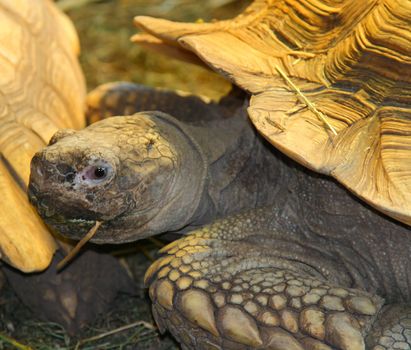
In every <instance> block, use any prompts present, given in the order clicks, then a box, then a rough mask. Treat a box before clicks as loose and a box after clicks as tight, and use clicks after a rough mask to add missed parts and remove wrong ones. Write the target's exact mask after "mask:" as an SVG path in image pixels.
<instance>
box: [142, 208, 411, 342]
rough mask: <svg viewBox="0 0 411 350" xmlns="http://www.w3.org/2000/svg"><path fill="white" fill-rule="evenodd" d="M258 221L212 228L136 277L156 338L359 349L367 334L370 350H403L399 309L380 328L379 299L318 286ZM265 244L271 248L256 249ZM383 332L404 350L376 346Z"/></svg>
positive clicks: (173, 247) (259, 214)
mask: <svg viewBox="0 0 411 350" xmlns="http://www.w3.org/2000/svg"><path fill="white" fill-rule="evenodd" d="M264 216H266V212H264V210H257V211H254V212H250V213H246V214H240V215H237V216H234V217H231V218H229V219H225V220H221V221H217V222H216V223H214V224H212V225H210V226H207V227H204V228H202V229H200V230H198V231H195V232H194V233H193V234H191V235H189V236H187V237H185V238H183V239H180V240H178V241H175V242H173V243H172V244H170V245H168V246H167V247H165V248H163V250H162V253H164V254H165V256H163V257H161V258H160V259H159V260H157V261H156V262H155V263H154V264H153V265H152V266H151V267H150V268H149V270H148V271H147V273H146V283H147V285H150V288H149V294H150V298H151V299H152V301H153V314H154V317H155V319H156V322H157V324H158V325H159V328H160V331H161V332H164V331H165V330H166V329H168V330H169V331H170V332H171V333H172V334H173V336H174V337H175V338H176V339H177V340H178V341H179V342H180V343H181V345H182V348H183V349H238V350H241V349H272V350H285V349H287V350H303V349H308V350H331V349H341V350H360V349H365V348H366V345H365V344H366V339H367V336H368V335H369V336H368V344H372V346H373V344H375V345H377V344H380V345H379V346H380V347H378V346H377V347H374V349H375V350H383V349H384V350H387V349H409V343H410V341H409V340H405V341H404V340H403V339H409V338H407V336H409V329H410V324H409V320H410V318H409V309H408V311H406V312H407V313H406V315H408V316H404V318H402V317H398V312H397V311H395V312H394V317H391V318H390V320H391V321H392V322H391V323H390V324H387V323H386V321H385V318H386V317H389V315H388V313H389V312H387V311H385V309H383V304H384V300H383V299H382V298H381V297H379V296H377V295H375V294H373V293H368V292H366V291H363V290H360V289H359V288H357V289H354V288H349V287H347V286H341V283H342V284H346V283H345V282H341V283H340V285H339V283H338V280H339V278H340V276H338V273H334V275H332V274H331V275H332V276H331V275H330V276H329V277H324V276H327V273H328V272H329V271H325V269H323V268H322V267H321V265H322V262H321V261H319V263H318V265H317V266H309V265H307V264H305V263H304V262H303V261H302V259H300V253H299V252H298V251H296V253H295V254H293V252H292V251H291V252H290V251H287V249H285V248H284V246H283V244H284V241H283V239H282V238H281V237H285V236H283V235H281V234H280V233H278V234H275V233H272V232H271V231H270V230H268V228H272V222H271V223H269V224H268V225H267V223H266V220H265V219H261V220H260V218H264ZM270 225H271V226H270ZM267 235H270V236H271V238H275V239H277V246H275V245H266V244H264V243H263V242H264V240H265V239H266V238H267ZM256 237H257V238H256ZM290 249H292V248H290ZM324 249H326V248H324ZM310 254H311V255H314V253H313V252H312V251H311V250H310V249H307V250H304V251H303V252H302V255H310ZM341 275H343V274H342V273H341ZM341 277H342V278H341V281H344V280H345V278H344V276H341ZM381 310H382V313H381ZM379 314H380V315H379ZM374 324H376V327H375V329H374ZM379 325H382V327H380V328H378V326H379ZM399 326H400V327H402V328H401V329H400V328H399ZM407 327H408V328H407ZM377 328H378V329H377ZM404 329H408V330H407V331H404ZM387 332H391V333H389V334H390V336H391V338H392V339H394V338H395V337H398V339H400V338H401V341H402V343H401V344H402V346H408V347H390V346H391V345H389V346H388V345H387V346H385V347H384V346H383V345H381V344H383V343H384V338H383V337H382V335H383V334H387ZM407 332H408V333H407ZM400 334H401V335H402V337H400ZM391 343H392V344H394V342H391ZM385 344H388V343H385ZM404 344H405V345H404Z"/></svg>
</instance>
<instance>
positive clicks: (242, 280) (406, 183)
mask: <svg viewBox="0 0 411 350" xmlns="http://www.w3.org/2000/svg"><path fill="white" fill-rule="evenodd" d="M410 22H411V4H410V2H409V1H406V0H382V1H374V0H368V1H361V2H359V1H354V0H338V1H337V0H302V1H293V0H287V1H280V0H257V1H255V2H254V3H253V4H252V5H251V6H250V7H249V8H248V9H246V10H245V12H244V13H243V14H242V15H240V16H238V17H236V18H234V19H233V20H228V21H221V22H214V23H211V24H203V23H196V24H181V23H180V24H178V23H172V22H169V21H166V20H160V19H152V18H146V17H143V18H141V17H138V18H136V23H137V24H138V25H139V26H140V27H141V28H143V29H144V30H145V31H146V32H147V33H149V34H148V35H147V34H144V35H139V36H137V37H135V41H137V42H143V43H145V44H146V45H148V46H155V47H156V48H157V49H160V50H161V49H162V48H163V47H164V48H165V50H166V51H167V52H169V53H170V52H171V53H177V54H178V55H182V56H183V57H184V58H185V59H190V57H194V56H190V55H193V54H192V53H194V54H196V55H197V56H198V57H200V58H201V60H203V61H204V62H205V63H206V64H207V65H209V66H210V67H211V68H213V69H215V70H216V71H217V72H219V73H222V74H224V75H225V76H227V77H228V78H229V79H231V80H232V81H233V82H235V83H236V84H237V85H238V86H240V87H241V88H243V89H245V90H246V91H248V92H249V93H250V94H251V98H250V99H249V102H247V103H248V114H249V115H250V117H251V121H252V122H253V123H254V125H255V127H256V129H254V128H253V127H252V126H251V124H250V121H249V120H248V119H247V117H246V107H247V105H245V106H244V107H241V106H239V107H238V108H236V109H235V111H234V109H233V108H232V106H231V109H230V108H229V109H228V110H229V111H231V116H225V117H224V118H213V117H212V116H211V117H210V116H208V115H206V116H205V117H204V116H203V117H201V116H202V114H203V113H201V111H200V108H198V109H194V110H193V109H191V111H190V112H189V115H188V116H185V117H184V118H181V117H180V118H175V117H172V116H170V115H168V114H165V113H163V112H158V111H150V112H143V113H137V114H135V115H133V116H122V117H115V118H107V119H104V120H102V121H99V122H96V123H94V124H92V125H91V126H89V127H88V128H86V129H83V130H81V131H78V132H75V131H73V130H66V131H59V132H58V133H57V134H56V135H55V136H54V137H53V138H52V140H51V143H50V145H49V146H48V147H47V148H45V149H43V150H42V151H40V152H38V153H37V154H36V155H35V157H34V158H33V160H32V169H31V177H30V186H29V195H30V199H31V201H32V203H34V204H35V205H36V207H37V209H38V211H39V213H40V215H41V216H42V217H43V218H44V219H45V221H46V222H47V223H48V224H49V225H50V226H51V227H53V228H54V229H55V230H57V231H58V232H60V233H62V234H63V235H66V236H68V237H72V238H81V237H82V236H83V235H84V234H85V233H86V232H87V231H88V230H89V229H90V228H91V227H92V226H93V225H94V224H95V223H96V222H101V223H102V224H101V226H100V228H99V230H98V231H97V233H96V234H95V236H94V237H93V241H95V242H97V243H106V242H110V243H119V242H125V241H132V240H137V239H140V238H143V237H147V236H150V235H154V234H157V233H161V232H164V231H180V232H186V231H189V230H190V229H194V231H192V232H190V233H189V234H187V235H186V236H185V237H184V238H182V239H180V240H177V241H175V242H173V243H171V244H170V245H168V246H167V247H165V248H164V249H162V251H161V253H162V254H163V255H162V257H160V258H159V259H158V260H157V261H156V262H155V263H154V264H153V265H152V266H151V267H150V268H149V270H148V271H147V273H146V282H147V285H148V286H149V294H150V297H151V299H152V301H153V314H154V317H155V319H156V321H157V323H158V325H159V327H160V330H161V331H165V330H167V329H168V330H169V331H170V332H171V333H172V334H173V335H174V336H175V337H176V339H177V340H178V341H179V342H180V343H181V344H182V347H183V348H184V349H275V350H282V349H292V350H301V349H310V350H312V349H321V350H330V349H344V350H357V349H358V350H360V349H366V348H367V349H375V350H382V349H410V347H411V266H410V260H411V259H410V258H411V234H410V229H409V226H408V225H409V224H410V222H411V221H410V215H411V212H410V207H411V196H410V189H411V182H410V181H411V180H410V176H411V173H410V169H411V162H410V160H409V154H410V140H411V139H410V136H411V134H410V130H411V120H410V114H409V113H410V96H411V94H410V90H411V84H410V82H411V75H410V57H411V37H410V34H409V25H410ZM170 47H171V49H170ZM190 52H191V53H190ZM193 60H194V58H193ZM138 96H139V91H138V88H135V87H132V86H124V85H113V86H110V87H108V88H106V89H102V91H100V92H99V93H96V100H95V101H94V103H95V105H96V106H97V107H96V108H97V109H98V110H99V109H100V110H104V109H106V108H107V106H108V107H110V106H111V107H112V108H113V109H115V107H116V104H117V102H122V103H123V104H127V103H131V104H133V101H134V100H136V99H137V100H138ZM183 104H184V102H183V100H182V101H181V105H180V107H183ZM205 108H206V107H205ZM213 108H214V107H213ZM217 108H219V109H220V111H221V110H222V109H221V108H223V106H217ZM223 109H224V108H223ZM118 110H119V111H120V112H121V108H119V109H118ZM188 110H189V108H188ZM224 111H227V110H226V109H224ZM119 114H121V113H119ZM211 114H212V113H211V112H210V115H211ZM258 132H260V133H261V134H262V135H263V136H264V137H265V139H266V140H268V141H269V142H271V143H272V144H274V145H275V146H276V147H277V148H278V149H279V150H281V151H283V152H284V153H286V154H287V155H289V156H291V157H292V158H294V160H296V161H297V162H299V163H301V164H303V165H305V166H307V167H309V168H311V169H312V170H317V171H319V172H321V173H323V174H329V175H332V176H333V177H334V178H335V179H336V180H338V181H340V182H341V183H342V184H343V185H344V186H345V187H346V188H348V189H349V190H351V192H352V193H354V194H356V195H358V197H360V198H362V199H364V200H365V201H366V202H367V203H368V204H366V203H364V202H362V201H361V200H359V199H358V198H356V197H355V196H354V195H353V194H352V193H350V192H349V191H348V190H347V189H346V188H344V187H343V186H342V185H340V184H339V183H337V182H336V180H333V179H330V178H328V177H325V176H324V175H320V174H317V173H314V172H312V171H310V170H307V169H306V168H303V167H302V166H301V165H298V164H297V163H295V162H294V161H292V160H290V159H288V158H287V157H286V156H284V155H282V154H281V153H280V152H279V151H278V150H276V149H274V148H273V147H271V146H269V144H268V143H267V142H266V141H264V140H263V138H261V137H260V135H259V134H258ZM247 207H248V208H249V207H256V208H255V209H251V210H246V211H243V212H241V213H238V214H234V215H228V214H230V213H233V212H238V211H240V210H242V209H245V208H247ZM377 209H378V210H381V211H382V212H383V214H382V213H380V212H377ZM227 215H228V216H227ZM386 215H389V216H391V218H390V217H388V216H386ZM216 217H221V218H220V219H218V220H217V221H215V222H214V223H211V224H209V225H205V226H203V227H201V228H195V227H196V226H200V225H204V223H206V222H209V221H210V220H211V219H213V218H216ZM393 218H394V219H398V220H400V221H401V222H398V221H395V220H394V219H393Z"/></svg>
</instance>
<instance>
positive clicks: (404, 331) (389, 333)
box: [367, 304, 411, 350]
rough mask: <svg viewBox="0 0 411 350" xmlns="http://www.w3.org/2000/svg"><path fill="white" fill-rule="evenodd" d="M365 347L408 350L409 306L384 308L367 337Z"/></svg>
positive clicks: (410, 335)
mask: <svg viewBox="0 0 411 350" xmlns="http://www.w3.org/2000/svg"><path fill="white" fill-rule="evenodd" d="M367 345H368V347H369V349H372V350H388V349H401V350H410V349H411V304H396V305H389V306H387V307H385V308H384V309H383V310H382V312H381V313H380V315H379V317H378V320H377V321H376V324H375V326H374V327H373V330H372V332H371V333H370V335H369V336H368V339H367Z"/></svg>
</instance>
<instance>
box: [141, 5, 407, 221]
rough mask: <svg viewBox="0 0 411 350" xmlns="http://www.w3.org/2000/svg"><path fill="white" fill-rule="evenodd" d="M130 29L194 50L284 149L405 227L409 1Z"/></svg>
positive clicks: (155, 22) (266, 8) (254, 10)
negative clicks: (239, 91)
mask: <svg viewBox="0 0 411 350" xmlns="http://www.w3.org/2000/svg"><path fill="white" fill-rule="evenodd" d="M135 23H136V24H137V25H138V26H139V27H140V28H142V29H143V30H145V32H147V33H148V34H144V35H145V36H146V39H144V36H143V37H141V36H139V35H137V36H136V37H135V38H134V40H135V41H137V42H144V41H147V35H149V36H151V37H154V38H155V40H157V41H155V40H154V39H151V43H153V42H156V46H157V48H158V46H159V45H160V43H159V41H161V44H162V45H165V46H174V47H175V46H178V47H179V50H180V51H181V50H185V51H186V54H185V57H186V56H187V52H189V51H191V52H192V53H194V54H195V55H197V56H198V57H200V58H201V59H202V60H203V61H204V62H205V63H206V64H208V65H209V66H210V67H211V68H212V69H214V70H215V71H217V72H219V73H221V74H224V75H225V76H226V77H227V78H228V79H230V80H231V81H232V82H234V83H235V84H237V85H239V86H240V87H242V88H243V89H245V90H247V91H249V92H250V93H251V99H250V105H249V108H248V112H249V115H250V118H251V120H252V122H253V123H254V125H255V126H256V128H257V129H258V130H259V131H260V133H261V134H262V135H264V137H265V138H266V139H267V140H269V141H270V142H271V143H272V144H273V145H274V146H276V147H277V148H278V149H280V150H281V151H282V152H284V153H285V154H287V155H289V156H290V157H292V158H293V159H294V160H296V161H298V162H299V163H301V164H303V165H305V166H307V167H308V168H310V169H313V170H315V171H318V172H320V173H323V174H327V175H331V176H333V177H334V178H335V179H337V180H338V181H339V182H341V183H342V184H343V185H344V186H346V187H347V188H348V189H349V190H351V191H352V192H353V193H355V194H356V195H357V196H359V197H360V198H362V199H364V200H365V201H366V202H368V203H369V204H371V205H372V206H374V207H375V208H377V209H378V210H380V211H382V212H384V213H386V214H388V215H390V216H391V217H393V218H395V219H397V220H400V221H402V222H404V223H406V224H408V225H411V31H410V28H411V2H410V1H407V0H382V1H377V0H363V1H357V0H257V1H254V3H252V4H251V5H250V6H249V7H248V8H247V9H246V10H245V11H244V12H243V13H242V14H240V15H239V16H237V17H236V18H234V19H231V20H226V21H217V22H213V23H191V24H186V23H174V22H170V21H166V20H162V19H154V18H149V17H136V19H135ZM186 59H187V58H186Z"/></svg>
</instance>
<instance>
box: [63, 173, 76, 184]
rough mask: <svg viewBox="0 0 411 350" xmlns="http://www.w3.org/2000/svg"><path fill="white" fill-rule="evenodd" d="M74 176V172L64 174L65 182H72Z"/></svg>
mask: <svg viewBox="0 0 411 350" xmlns="http://www.w3.org/2000/svg"><path fill="white" fill-rule="evenodd" d="M75 177H76V174H75V173H74V172H72V173H68V174H66V175H65V180H66V181H67V182H73V181H74V178H75Z"/></svg>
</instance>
